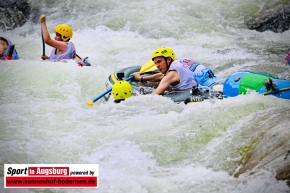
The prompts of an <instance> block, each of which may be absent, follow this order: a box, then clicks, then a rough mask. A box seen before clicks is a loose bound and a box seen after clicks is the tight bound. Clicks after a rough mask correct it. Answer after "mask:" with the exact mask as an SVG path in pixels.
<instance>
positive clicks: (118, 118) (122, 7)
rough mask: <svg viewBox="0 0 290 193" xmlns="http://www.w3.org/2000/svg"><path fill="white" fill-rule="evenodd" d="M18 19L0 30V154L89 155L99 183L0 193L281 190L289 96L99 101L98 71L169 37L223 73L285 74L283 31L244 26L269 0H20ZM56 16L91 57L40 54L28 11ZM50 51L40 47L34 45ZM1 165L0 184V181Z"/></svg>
mask: <svg viewBox="0 0 290 193" xmlns="http://www.w3.org/2000/svg"><path fill="white" fill-rule="evenodd" d="M31 2H32V7H33V10H34V12H33V13H32V14H31V18H30V20H29V21H28V22H27V23H26V24H25V25H24V26H22V27H19V28H16V29H14V30H12V31H4V30H2V29H0V34H3V36H5V37H8V38H9V39H10V40H11V41H12V42H13V43H14V44H15V45H16V49H17V52H18V54H19V56H20V60H17V61H5V62H4V61H0V66H1V71H0V115H1V116H0V142H1V143H0V165H2V166H3V165H4V164H99V168H100V185H99V189H97V190H94V189H4V188H3V186H2V185H1V187H0V192H1V193H2V192H3V193H12V192H13V193H15V192H16V193H18V192H19V193H20V192H21V193H36V192H45V193H56V192H57V193H58V192H61V193H66V192H70V193H71V192H81V193H87V192H88V193H90V192H103V193H129V192H131V193H137V192H138V193H157V192H158V193H167V192H170V193H171V192H172V193H173V192H179V193H189V192H199V193H208V192H214V193H272V192H275V193H280V192H281V193H289V192H290V189H289V186H287V183H286V181H284V180H277V179H276V177H277V175H278V173H279V172H277V171H279V170H281V168H280V166H281V163H282V165H283V164H284V166H287V165H288V167H289V165H290V155H289V156H288V154H287V152H289V151H290V130H289V125H290V102H289V100H285V99H280V98H276V97H273V96H262V95H258V94H257V93H255V92H249V93H248V94H247V95H241V96H238V97H234V98H227V99H223V100H208V101H204V102H201V103H194V104H188V105H185V104H176V103H174V102H173V101H171V100H170V99H168V98H165V97H162V96H153V95H146V96H136V97H131V98H129V99H126V101H124V102H121V103H119V104H115V103H114V102H113V101H108V102H104V100H100V101H98V102H96V103H95V104H94V106H93V107H90V106H87V105H86V104H85V103H86V101H91V100H92V99H94V98H95V97H97V96H98V95H100V94H102V93H103V92H104V91H105V82H106V80H107V78H108V76H109V75H110V74H111V73H112V72H113V71H115V70H116V69H118V68H124V67H129V66H133V65H142V64H144V63H146V62H147V61H149V60H150V57H151V53H152V51H153V50H154V49H156V48H158V47H161V46H169V47H171V48H172V49H174V51H175V53H176V56H177V58H182V57H188V58H192V59H194V60H197V61H199V62H201V63H203V64H205V65H207V66H208V67H210V68H211V69H212V70H213V72H214V73H215V75H216V76H217V77H219V78H221V80H225V78H227V77H228V76H229V75H231V74H232V73H234V72H237V71H239V70H250V71H258V72H261V73H266V74H272V75H274V76H278V77H279V78H284V79H290V67H289V66H288V65H287V64H286V62H285V61H284V57H285V56H286V54H287V52H288V49H289V48H290V47H289V45H290V30H288V31H285V32H283V33H274V32H271V31H265V32H262V33H261V32H257V31H253V30H249V29H247V28H246V26H245V24H244V19H245V18H247V17H249V16H250V15H251V14H253V13H254V12H255V11H257V10H263V9H266V8H271V7H274V6H276V5H277V4H279V3H281V4H283V3H285V2H286V1H283V0H280V1H279V0H277V1H270V0H266V1H265V0H244V1H240V0H203V1H200V0H179V1H175V0H168V1H161V0H155V1H151V0H143V1H141V0H136V1H130V0H122V1H119V0H74V1H72V0H64V1H56V0H50V1H45V0H39V1H36V0H31ZM41 13H44V14H45V15H46V16H47V18H46V20H47V25H48V29H49V32H50V34H51V37H54V32H53V29H54V27H55V26H56V25H58V24H60V23H66V24H68V25H70V26H71V27H72V28H73V30H74V34H73V38H72V39H71V42H73V43H74V45H75V46H76V50H77V53H78V55H79V56H81V57H89V61H90V63H91V64H92V66H90V67H89V66H88V67H79V66H77V64H76V62H75V61H67V62H49V61H42V60H41V58H40V56H41V55H42V41H41V28H40V23H39V20H38V18H39V15H40V14H41ZM45 51H46V54H47V55H49V54H50V51H51V48H50V47H49V46H46V47H45ZM3 176H4V174H3V167H0V183H2V184H3V181H4V178H3Z"/></svg>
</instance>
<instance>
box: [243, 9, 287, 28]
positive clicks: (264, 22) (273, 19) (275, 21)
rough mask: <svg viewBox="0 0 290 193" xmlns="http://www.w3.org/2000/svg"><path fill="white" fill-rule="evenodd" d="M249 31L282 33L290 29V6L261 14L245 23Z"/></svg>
mask: <svg viewBox="0 0 290 193" xmlns="http://www.w3.org/2000/svg"><path fill="white" fill-rule="evenodd" d="M245 24H246V25H247V26H248V28H249V29H254V30H257V31H259V32H263V31H266V30H271V31H273V32H275V33H282V32H284V31H287V30H289V28H290V5H287V6H283V5H280V6H278V7H276V8H273V9H270V10H266V11H263V12H260V13H258V14H256V15H255V16H253V17H252V18H250V19H248V20H246V21H245Z"/></svg>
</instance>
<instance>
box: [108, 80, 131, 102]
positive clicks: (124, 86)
mask: <svg viewBox="0 0 290 193" xmlns="http://www.w3.org/2000/svg"><path fill="white" fill-rule="evenodd" d="M132 93H133V91H132V86H131V84H130V83H129V82H128V81H124V80H121V81H118V82H116V83H115V84H114V85H113V87H112V94H113V97H114V99H115V101H120V100H125V99H126V98H129V97H130V96H132Z"/></svg>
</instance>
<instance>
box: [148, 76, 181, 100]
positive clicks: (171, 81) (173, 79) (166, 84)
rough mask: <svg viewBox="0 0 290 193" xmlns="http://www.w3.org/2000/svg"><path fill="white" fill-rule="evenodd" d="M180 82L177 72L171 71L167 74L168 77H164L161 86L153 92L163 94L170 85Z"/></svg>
mask: <svg viewBox="0 0 290 193" xmlns="http://www.w3.org/2000/svg"><path fill="white" fill-rule="evenodd" d="M179 82H180V77H179V75H178V73H177V72H176V71H169V72H167V73H166V76H164V77H163V78H162V80H161V82H160V84H159V86H158V87H157V88H156V90H155V91H154V92H153V94H159V95H160V94H163V93H164V91H165V90H166V89H167V88H168V87H169V86H170V84H178V83H179Z"/></svg>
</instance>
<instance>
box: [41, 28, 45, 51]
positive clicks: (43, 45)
mask: <svg viewBox="0 0 290 193" xmlns="http://www.w3.org/2000/svg"><path fill="white" fill-rule="evenodd" d="M41 39H42V55H43V56H45V44H44V39H43V33H42V27H41Z"/></svg>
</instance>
